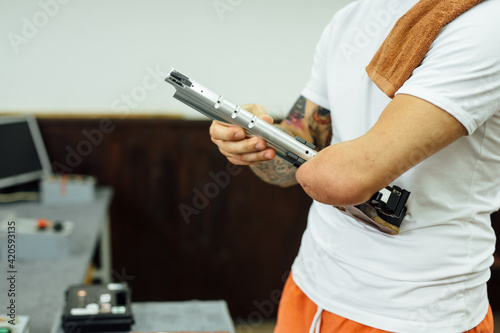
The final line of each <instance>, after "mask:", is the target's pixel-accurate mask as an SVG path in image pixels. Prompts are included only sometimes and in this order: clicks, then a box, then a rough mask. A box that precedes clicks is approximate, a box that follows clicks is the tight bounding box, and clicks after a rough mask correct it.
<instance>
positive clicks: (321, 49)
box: [302, 20, 333, 109]
mask: <svg viewBox="0 0 500 333" xmlns="http://www.w3.org/2000/svg"><path fill="white" fill-rule="evenodd" d="M332 25H333V20H332V21H331V22H330V23H329V24H328V25H327V26H326V27H325V29H324V30H323V33H322V34H321V38H320V39H319V42H318V43H317V45H316V53H315V54H314V61H313V66H312V69H311V76H310V78H309V81H308V82H307V84H306V86H305V88H304V89H303V90H302V96H304V97H305V98H307V99H308V100H310V101H311V102H313V103H315V104H317V105H319V106H321V107H323V108H326V109H330V103H329V101H328V89H327V79H326V73H327V67H326V65H327V59H328V42H329V40H330V31H331V29H332V28H331V26H332Z"/></svg>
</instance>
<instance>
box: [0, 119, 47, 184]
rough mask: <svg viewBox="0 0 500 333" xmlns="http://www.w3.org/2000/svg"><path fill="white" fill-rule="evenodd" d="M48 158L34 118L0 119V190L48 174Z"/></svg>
mask: <svg viewBox="0 0 500 333" xmlns="http://www.w3.org/2000/svg"><path fill="white" fill-rule="evenodd" d="M50 173H51V167H50V163H49V158H48V156H47V152H46V150H45V145H44V144H43V141H42V137H41V135H40V131H39V129H38V125H37V122H36V119H35V118H34V117H33V116H21V117H11V116H0V188H5V187H10V186H14V185H18V184H23V183H27V182H31V181H34V180H37V179H40V178H41V177H42V176H45V175H50Z"/></svg>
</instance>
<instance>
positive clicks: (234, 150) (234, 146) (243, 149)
mask: <svg viewBox="0 0 500 333" xmlns="http://www.w3.org/2000/svg"><path fill="white" fill-rule="evenodd" d="M211 139H212V141H213V143H215V144H216V145H217V146H218V147H219V150H221V151H226V152H228V153H230V154H235V155H239V154H248V153H255V152H260V151H262V150H264V149H266V146H267V145H266V142H265V141H264V139H262V138H259V137H256V136H254V137H249V138H247V139H245V140H240V141H225V140H218V139H215V138H214V137H212V138H211Z"/></svg>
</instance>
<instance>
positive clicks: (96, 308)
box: [62, 283, 134, 333]
mask: <svg viewBox="0 0 500 333" xmlns="http://www.w3.org/2000/svg"><path fill="white" fill-rule="evenodd" d="M130 304H131V290H130V289H129V287H128V285H127V284H126V283H108V284H102V285H101V284H100V285H75V286H70V287H69V288H68V289H67V290H66V304H65V307H64V311H63V315H62V327H63V329H64V332H65V333H70V332H71V333H74V332H130V331H131V329H132V325H133V324H134V317H133V314H132V309H131V306H130Z"/></svg>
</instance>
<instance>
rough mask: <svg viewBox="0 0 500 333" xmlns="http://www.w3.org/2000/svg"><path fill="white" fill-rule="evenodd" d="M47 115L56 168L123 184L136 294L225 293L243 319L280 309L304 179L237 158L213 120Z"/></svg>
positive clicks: (125, 259) (120, 235)
mask: <svg viewBox="0 0 500 333" xmlns="http://www.w3.org/2000/svg"><path fill="white" fill-rule="evenodd" d="M38 121H39V125H40V129H41V131H42V136H43V139H44V141H45V143H46V146H47V149H48V154H49V157H50V159H51V161H52V162H53V163H55V164H54V165H55V169H56V170H62V169H66V170H67V171H70V172H72V173H79V174H92V175H95V176H96V177H97V179H98V183H99V184H101V185H106V186H111V187H113V189H114V191H115V195H114V199H113V202H112V206H111V223H112V252H113V256H112V259H113V268H114V271H115V275H116V277H118V278H123V277H125V280H128V282H129V283H130V285H131V287H132V289H133V300H135V301H172V300H186V299H225V300H227V302H228V304H229V307H230V311H231V313H232V315H233V316H234V317H235V318H239V320H240V321H242V322H243V323H245V322H248V321H249V320H250V321H251V320H256V318H257V319H258V318H260V317H267V316H274V315H275V308H276V307H275V305H274V304H273V303H275V300H276V295H277V293H279V291H280V290H281V288H282V286H283V281H282V277H283V276H285V277H286V273H287V272H288V270H289V268H290V266H291V263H292V261H293V258H294V257H295V255H296V253H297V250H298V247H299V244H300V237H301V235H302V232H303V230H304V228H305V223H306V217H307V212H308V209H309V205H310V203H311V200H310V199H309V198H308V197H307V195H305V194H304V193H303V192H302V191H301V189H300V188H298V187H296V188H289V189H281V188H278V187H274V186H271V185H268V184H266V183H264V182H262V181H260V180H258V179H257V178H256V177H254V175H253V174H252V173H251V171H249V170H248V169H247V168H246V167H235V166H233V165H231V164H229V163H228V162H227V161H226V159H225V158H224V157H223V156H222V155H221V154H220V153H219V151H218V149H217V147H216V146H215V145H214V144H213V143H212V142H211V141H210V139H209V135H208V127H209V124H210V123H209V122H208V121H180V120H168V119H125V120H119V119H113V120H110V122H106V121H103V120H101V119H71V118H68V119H51V118H39V119H38ZM101 129H102V130H101ZM99 131H100V132H101V134H99ZM199 193H202V194H203V193H206V194H203V195H200V194H199ZM207 195H208V197H207V198H206V199H205V200H203V198H202V196H203V197H206V196H207ZM180 205H182V207H184V209H185V211H186V212H188V213H186V214H184V215H183V214H182V213H181V210H180V209H179V206H180ZM269 301H271V302H269ZM262 304H266V305H267V307H266V308H262ZM271 305H273V306H272V309H271V308H270V307H271Z"/></svg>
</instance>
